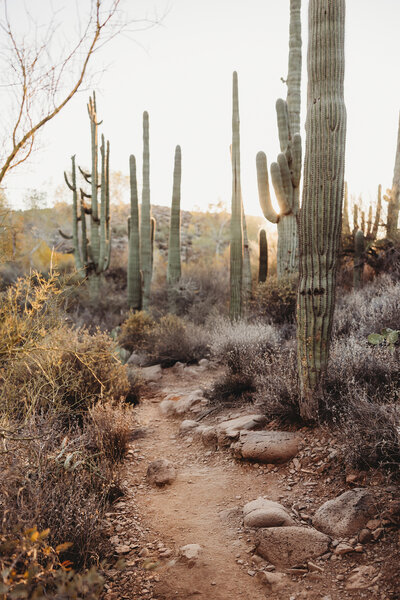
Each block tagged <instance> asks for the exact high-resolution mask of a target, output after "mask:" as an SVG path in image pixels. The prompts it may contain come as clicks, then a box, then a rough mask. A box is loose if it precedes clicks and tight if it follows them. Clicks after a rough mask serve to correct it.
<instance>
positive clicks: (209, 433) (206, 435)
mask: <svg viewBox="0 0 400 600" xmlns="http://www.w3.org/2000/svg"><path fill="white" fill-rule="evenodd" d="M201 441H202V442H203V445H204V446H205V447H206V448H212V449H213V450H216V449H217V447H218V435H217V430H216V428H215V427H211V426H209V427H204V429H203V431H202V433H201Z"/></svg>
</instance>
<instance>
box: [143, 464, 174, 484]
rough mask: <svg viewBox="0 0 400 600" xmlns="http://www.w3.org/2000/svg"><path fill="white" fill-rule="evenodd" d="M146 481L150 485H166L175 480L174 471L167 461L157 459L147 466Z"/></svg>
mask: <svg viewBox="0 0 400 600" xmlns="http://www.w3.org/2000/svg"><path fill="white" fill-rule="evenodd" d="M146 479H147V481H148V483H150V484H151V485H157V486H163V485H167V484H170V483H172V482H173V481H174V480H175V479H176V469H175V467H174V466H173V464H172V463H171V462H170V461H169V460H167V459H165V458H159V459H157V460H153V462H151V463H150V464H149V466H148V468H147V473H146Z"/></svg>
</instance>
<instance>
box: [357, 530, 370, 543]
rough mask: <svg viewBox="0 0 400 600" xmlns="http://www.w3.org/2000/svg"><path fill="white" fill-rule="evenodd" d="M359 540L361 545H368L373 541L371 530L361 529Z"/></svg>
mask: <svg viewBox="0 0 400 600" xmlns="http://www.w3.org/2000/svg"><path fill="white" fill-rule="evenodd" d="M358 540H359V542H361V544H366V543H367V542H370V541H371V540H372V532H371V531H370V530H369V529H361V531H360V533H359V534H358Z"/></svg>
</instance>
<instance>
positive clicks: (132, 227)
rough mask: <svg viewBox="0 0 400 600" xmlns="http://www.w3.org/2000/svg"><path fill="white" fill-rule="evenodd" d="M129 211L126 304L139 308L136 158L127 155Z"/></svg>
mask: <svg viewBox="0 0 400 600" xmlns="http://www.w3.org/2000/svg"><path fill="white" fill-rule="evenodd" d="M129 174H130V195H131V198H130V200H131V212H130V217H129V219H128V230H129V245H128V306H129V308H131V309H132V310H140V308H141V302H142V277H141V273H140V236H139V200H138V191H137V179H136V159H135V157H134V156H133V154H131V156H130V157H129Z"/></svg>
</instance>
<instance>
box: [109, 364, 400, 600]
mask: <svg viewBox="0 0 400 600" xmlns="http://www.w3.org/2000/svg"><path fill="white" fill-rule="evenodd" d="M210 377H212V375H211V374H210V373H203V374H197V375H193V377H187V376H186V377H185V378H182V377H179V376H177V375H175V374H173V372H172V371H170V372H169V373H166V374H165V375H164V376H163V378H162V385H160V387H158V388H157V387H156V388H155V389H154V394H153V396H149V397H148V398H144V399H143V400H142V402H141V404H140V405H139V406H138V407H137V408H136V409H135V414H136V417H137V421H138V427H139V431H141V432H142V435H141V436H139V437H138V439H136V440H135V441H134V443H133V445H132V450H131V454H130V459H129V460H128V462H127V465H126V477H125V481H124V486H125V489H126V497H125V498H123V499H122V501H120V502H119V503H118V504H117V505H116V510H115V513H112V515H111V514H110V526H111V530H113V531H114V535H115V532H116V533H117V536H116V537H115V538H114V540H113V539H112V541H113V543H114V545H116V546H117V548H118V544H119V545H120V546H121V544H122V550H123V551H122V550H121V554H122V555H123V556H125V557H126V559H127V569H125V571H123V572H122V573H121V574H119V573H118V572H116V571H114V572H113V573H112V577H111V584H110V586H109V587H108V591H107V593H106V595H105V598H106V599H107V600H139V599H142V598H143V599H146V600H150V599H152V600H172V599H178V600H187V599H189V598H199V599H201V598H204V599H207V600H240V599H242V598H246V599H247V598H249V599H251V600H265V598H269V599H271V600H272V599H280V600H281V599H285V600H290V599H291V598H295V599H296V600H297V599H299V600H300V599H302V598H307V599H317V598H319V599H321V598H324V599H325V600H344V599H347V598H349V597H351V598H353V599H356V598H381V599H387V598H396V597H397V596H392V595H391V594H389V595H386V594H385V593H383V589H382V588H381V587H380V586H378V585H375V587H371V588H369V589H367V590H365V591H358V592H352V593H351V594H350V595H349V593H348V592H347V591H346V588H345V587H344V583H343V581H344V580H345V577H347V576H348V574H349V573H351V571H352V569H354V568H355V567H357V565H358V564H371V563H373V564H377V567H378V569H379V565H380V562H382V559H380V558H379V557H378V560H376V558H377V555H376V550H375V549H374V548H370V549H368V548H366V550H365V552H363V554H361V555H355V553H352V555H351V557H348V556H346V557H340V560H338V561H336V562H331V561H330V560H327V561H326V562H324V563H322V566H319V567H318V568H317V569H316V571H315V572H309V571H307V572H304V571H299V572H298V573H296V574H295V573H289V575H288V577H287V578H286V579H285V585H284V587H283V588H282V587H280V588H279V589H278V588H276V587H270V586H269V585H265V581H264V583H262V582H261V578H260V577H259V576H258V575H257V571H260V570H262V569H260V567H263V569H265V568H267V570H269V569H268V565H266V564H265V561H263V560H262V559H260V557H258V556H257V555H254V544H253V535H252V534H251V533H249V530H246V529H244V528H243V522H242V510H241V509H242V507H243V505H244V504H245V503H246V502H249V501H251V500H254V499H255V498H257V497H259V496H265V497H268V498H269V499H271V500H275V501H280V502H281V503H283V504H285V505H286V507H287V508H288V509H289V510H290V509H291V508H292V507H293V506H296V501H298V500H299V499H301V502H302V504H303V505H306V503H307V502H309V503H311V505H310V504H309V508H311V510H312V508H313V505H314V508H315V504H314V502H315V503H316V506H318V505H320V504H321V502H322V499H323V498H324V497H325V499H326V498H327V497H328V496H327V495H325V494H326V490H325V485H324V482H323V481H322V480H321V475H318V474H317V473H319V472H321V469H322V467H319V470H318V471H316V474H317V475H316V479H315V482H319V483H321V489H320V492H319V497H316V498H314V496H317V494H316V487H315V485H317V483H315V484H314V485H312V484H310V486H311V487H308V488H307V481H305V480H306V479H309V477H310V476H309V475H308V474H309V473H310V472H311V471H310V470H307V469H304V472H305V473H306V475H301V476H300V475H299V476H298V479H297V483H296V482H295V481H293V480H292V477H294V478H296V476H295V475H291V473H293V470H290V466H284V467H282V468H278V469H273V470H270V469H268V467H266V466H265V465H254V464H249V463H244V462H238V461H235V460H234V459H233V458H232V455H231V454H230V453H229V452H225V451H217V452H214V451H210V450H207V448H205V447H204V446H203V445H202V444H201V442H200V441H199V440H198V439H193V438H192V437H191V436H190V435H186V436H182V435H180V434H179V425H180V423H181V420H182V419H183V418H185V416H184V415H182V417H181V418H178V419H177V418H173V417H166V416H165V415H163V414H162V412H161V411H160V402H161V401H162V400H163V398H164V397H165V395H166V394H168V393H169V392H173V393H174V394H176V395H177V396H179V395H184V394H185V393H186V394H187V393H188V392H189V391H193V390H195V389H199V388H201V387H202V386H204V384H205V383H209V382H210ZM237 412H238V410H237V409H236V410H235V409H233V410H232V411H231V414H229V412H228V411H225V413H224V417H225V418H229V417H230V416H237ZM247 412H248V411H247ZM187 418H192V417H187ZM209 419H210V417H207V419H206V420H209ZM211 419H212V417H211ZM322 442H324V440H322ZM318 443H319V444H321V440H320V441H319V442H318V440H317V441H316V442H315V446H314V447H313V448H311V450H310V452H311V457H313V456H314V454H316V455H317V457H316V458H315V459H314V458H311V459H310V460H318V458H320V454H321V449H322V446H321V445H320V446H318ZM311 444H314V442H311ZM318 448H319V451H318ZM314 449H316V450H317V452H314ZM327 451H329V449H328V450H327ZM159 458H166V459H168V460H169V461H171V462H172V463H173V464H174V466H175V467H176V469H177V473H178V474H177V478H176V480H175V481H174V482H173V483H172V485H168V486H166V487H164V488H157V487H151V486H149V485H148V484H147V482H146V470H147V467H148V465H149V463H150V462H151V461H153V460H155V459H159ZM319 464H320V463H319V462H318V463H317V465H319ZM324 481H330V479H325V480H324ZM341 484H342V482H341V483H338V485H339V486H340V485H341ZM310 489H312V492H311V493H310ZM337 489H338V491H340V490H339V488H337ZM328 494H329V491H328ZM330 494H332V490H331V491H330ZM302 522H304V521H302ZM118 536H119V537H118ZM187 544H199V545H200V546H201V552H200V555H199V557H198V559H197V560H195V561H192V562H188V561H185V560H183V559H182V558H180V556H179V555H180V553H179V548H180V547H182V546H185V545H187ZM128 551H129V552H128ZM117 552H119V551H118V549H117ZM342 558H343V560H342ZM271 570H273V568H272V569H271ZM377 572H378V571H377ZM259 575H261V573H259ZM385 587H386V586H385ZM386 589H387V588H386Z"/></svg>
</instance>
